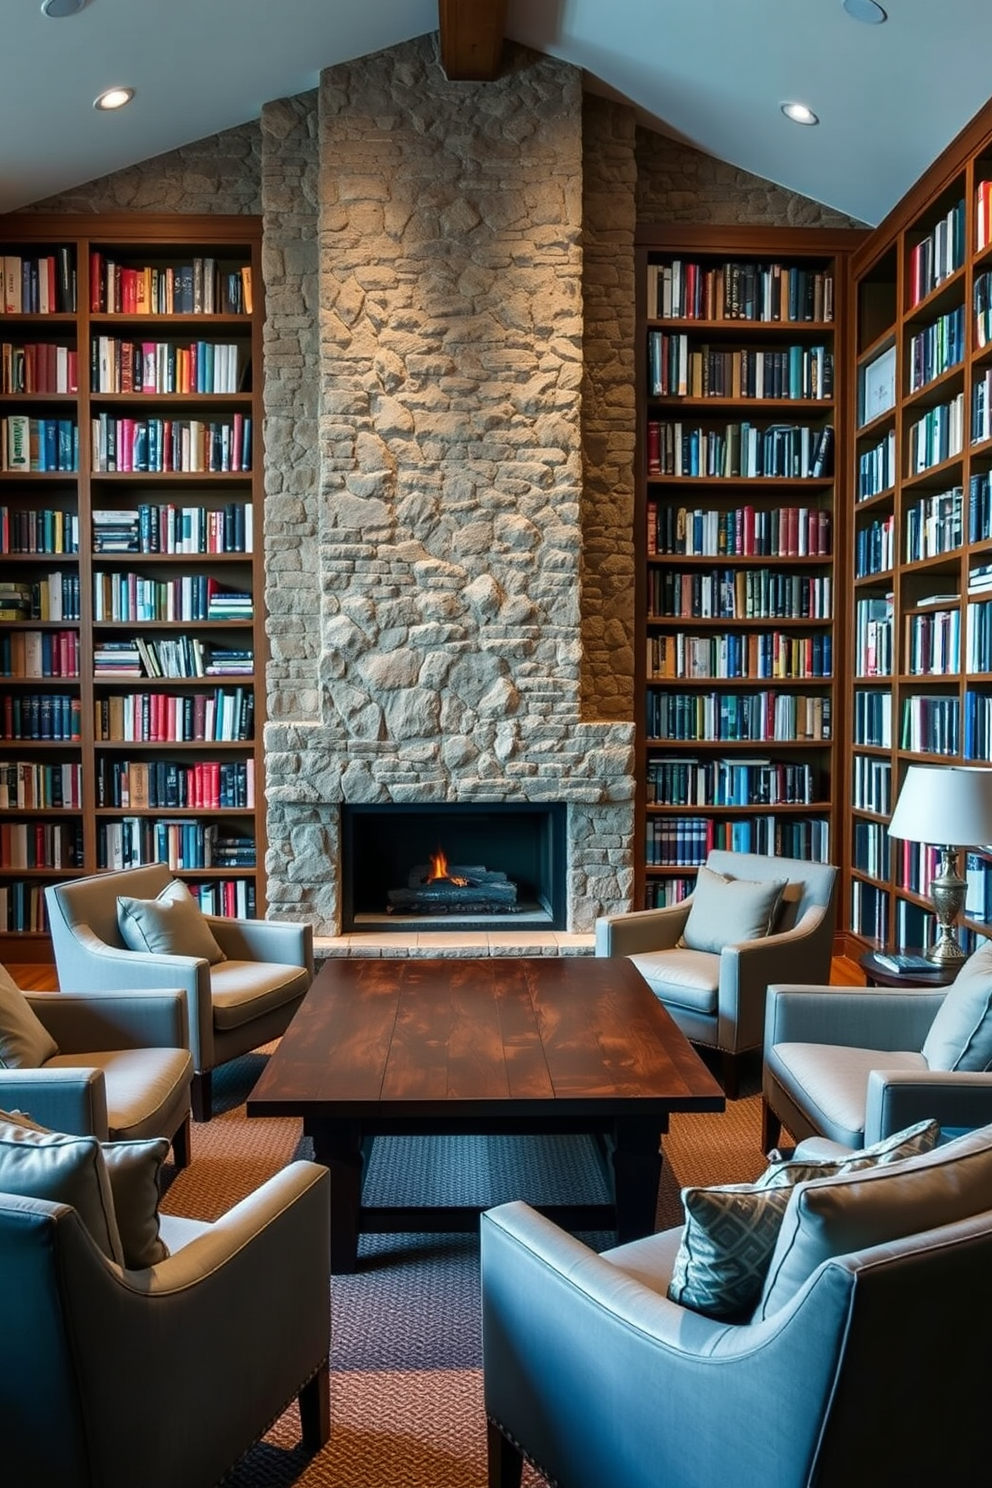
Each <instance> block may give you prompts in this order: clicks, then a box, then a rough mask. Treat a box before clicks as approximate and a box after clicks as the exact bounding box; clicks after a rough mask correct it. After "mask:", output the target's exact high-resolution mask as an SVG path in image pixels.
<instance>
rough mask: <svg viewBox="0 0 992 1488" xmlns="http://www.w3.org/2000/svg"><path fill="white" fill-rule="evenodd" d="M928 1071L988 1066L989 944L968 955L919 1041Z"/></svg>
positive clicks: (991, 1040) (991, 1047) (991, 1041)
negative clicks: (921, 1039)
mask: <svg viewBox="0 0 992 1488" xmlns="http://www.w3.org/2000/svg"><path fill="white" fill-rule="evenodd" d="M922 1053H923V1057H924V1059H925V1060H926V1062H927V1065H928V1067H929V1068H930V1069H932V1070H987V1069H989V1068H990V1067H992V942H990V943H989V944H987V945H984V946H982V947H981V949H980V950H977V951H975V953H974V955H972V956H969V957H968V960H967V961H966V962H965V963H964V965H963V966H962V968H961V970H960V971H959V972H958V974H957V976H956V977H955V979H954V981H953V982H952V983H951V985H950V986H949V987H948V989H947V995H946V997H945V998H944V1001H943V1002H942V1003H941V1005H940V1010H939V1011H938V1013H937V1016H936V1017H935V1018H934V1020H933V1022H932V1023H931V1025H930V1031H929V1033H928V1034H927V1036H926V1038H925V1039H924V1041H923V1049H922Z"/></svg>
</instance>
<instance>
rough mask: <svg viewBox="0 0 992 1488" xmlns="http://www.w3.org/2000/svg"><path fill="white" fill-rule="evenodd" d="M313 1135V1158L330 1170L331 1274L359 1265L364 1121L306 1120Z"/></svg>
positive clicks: (306, 1125) (305, 1127)
mask: <svg viewBox="0 0 992 1488" xmlns="http://www.w3.org/2000/svg"><path fill="white" fill-rule="evenodd" d="M303 1130H304V1131H305V1132H306V1134H307V1136H309V1137H312V1138H313V1155H314V1159H315V1160H316V1161H317V1162H319V1163H323V1164H324V1166H325V1167H326V1168H329V1169H330V1173H331V1274H332V1275H338V1276H342V1275H346V1274H349V1273H350V1272H352V1271H355V1270H357V1268H358V1232H359V1220H360V1217H361V1208H362V1180H363V1177H364V1171H363V1169H364V1160H363V1156H362V1124H361V1122H360V1121H321V1120H319V1119H312V1120H309V1121H305V1122H304V1125H303Z"/></svg>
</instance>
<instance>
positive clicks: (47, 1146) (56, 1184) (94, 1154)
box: [0, 1113, 124, 1265]
mask: <svg viewBox="0 0 992 1488" xmlns="http://www.w3.org/2000/svg"><path fill="white" fill-rule="evenodd" d="M0 1191H2V1192H3V1193H10V1194H19V1195H21V1196H22V1197H23V1198H28V1199H48V1200H49V1201H51V1202H52V1203H57V1204H68V1205H70V1206H71V1208H73V1209H75V1211H76V1213H77V1214H78V1215H79V1218H80V1219H81V1221H82V1222H83V1224H84V1225H85V1226H86V1228H87V1229H88V1230H89V1232H90V1234H91V1235H92V1236H93V1239H94V1241H95V1242H96V1244H97V1245H98V1246H99V1247H100V1249H101V1250H102V1251H103V1253H104V1255H105V1256H107V1257H108V1259H109V1260H111V1261H116V1262H117V1264H118V1265H123V1262H124V1253H123V1250H122V1248H121V1239H120V1232H119V1231H118V1228H117V1220H116V1217H115V1215H114V1198H113V1194H112V1192H111V1188H110V1179H109V1177H108V1175H107V1165H106V1163H105V1162H104V1160H103V1153H102V1152H101V1150H100V1143H99V1142H98V1141H97V1139H96V1137H73V1136H66V1135H63V1134H62V1133H61V1132H49V1131H45V1130H44V1129H43V1128H42V1127H38V1126H35V1124H34V1123H33V1122H31V1121H22V1120H21V1119H20V1117H18V1116H14V1115H8V1114H7V1113H0Z"/></svg>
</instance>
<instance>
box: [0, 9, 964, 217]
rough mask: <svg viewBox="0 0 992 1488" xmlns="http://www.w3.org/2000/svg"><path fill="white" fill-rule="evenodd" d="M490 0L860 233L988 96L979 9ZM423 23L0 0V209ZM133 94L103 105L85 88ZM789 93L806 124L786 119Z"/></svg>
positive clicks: (218, 125) (197, 133)
mask: <svg viewBox="0 0 992 1488" xmlns="http://www.w3.org/2000/svg"><path fill="white" fill-rule="evenodd" d="M883 3H884V5H885V7H886V9H887V11H888V13H889V18H888V21H887V22H886V23H885V24H884V25H878V26H868V25H863V24H860V23H858V22H856V21H854V20H852V19H851V18H850V17H849V16H848V15H847V14H846V13H845V11H844V9H843V8H842V4H841V0H509V6H508V19H507V34H508V35H509V36H510V37H511V38H512V39H514V40H516V41H520V42H524V43H526V44H527V45H528V46H531V47H534V48H535V49H536V50H538V51H543V52H546V53H549V54H550V55H552V56H555V57H560V58H563V59H564V60H565V61H568V62H571V63H574V64H575V65H576V66H578V67H581V68H584V69H585V70H586V71H587V72H588V74H589V75H590V76H589V79H588V82H589V86H590V87H593V88H600V87H603V88H605V90H606V91H609V92H615V93H617V94H619V95H621V96H622V97H624V98H627V99H629V100H630V101H631V102H632V103H634V104H635V105H636V106H637V108H638V110H639V112H640V115H641V117H642V119H643V121H644V122H645V123H649V124H654V125H655V126H657V127H659V128H662V129H663V130H665V131H666V132H667V133H670V134H674V135H675V136H677V137H679V138H682V139H685V140H686V141H688V142H689V143H691V144H693V145H695V146H697V147H698V148H700V149H702V150H705V151H706V152H707V153H709V154H711V155H715V156H717V157H718V158H720V159H723V160H727V161H729V162H731V163H732V164H734V165H738V166H740V167H742V168H743V169H745V170H748V171H751V172H753V173H754V174H755V175H758V176H764V177H766V178H768V179H769V180H771V181H775V182H777V183H779V184H780V185H782V186H786V187H788V188H790V189H792V190H794V191H799V192H802V193H804V194H805V195H807V196H810V197H813V198H815V199H816V200H818V201H821V202H823V203H825V204H826V205H828V206H831V207H834V208H836V209H838V210H839V211H842V212H846V213H848V214H850V215H851V216H852V217H856V218H859V219H860V220H862V221H865V222H868V223H871V224H875V223H877V222H878V221H880V219H881V218H882V217H883V216H884V215H885V213H886V212H887V211H888V210H889V208H890V207H892V206H893V205H894V204H895V203H896V202H897V201H898V200H899V198H900V197H901V196H902V195H903V194H904V192H905V191H906V190H907V189H908V188H909V187H910V186H911V185H912V183H913V182H914V181H915V180H916V179H917V177H918V176H919V175H920V174H921V173H922V172H923V171H924V170H925V168H926V167H927V166H928V165H929V164H930V162H931V161H932V160H933V159H934V158H935V157H936V156H937V155H938V154H939V153H940V151H941V150H942V149H943V147H944V146H945V145H946V144H948V143H949V141H950V140H952V139H953V138H954V136H955V135H956V134H957V132H958V131H959V129H961V128H962V127H963V125H965V124H966V123H967V122H968V120H969V119H970V118H971V117H972V115H973V114H975V113H976V111H977V110H978V109H979V107H980V106H981V105H982V104H983V103H984V102H985V100H986V99H987V98H988V97H989V95H990V94H992V3H990V0H883ZM437 26H438V10H437V0H86V4H85V6H84V8H83V9H82V10H81V11H79V12H78V13H77V14H75V15H73V16H69V17H67V18H65V19H62V20H51V19H49V18H48V17H46V16H45V15H43V14H42V11H41V0H0V211H10V210H13V209H15V208H17V207H20V206H25V205H27V204H29V203H31V202H36V201H40V200H42V199H43V198H44V197H46V196H50V195H52V194H53V193H55V192H58V191H62V190H65V189H67V188H69V187H72V186H77V185H80V184H82V183H84V182H86V181H90V180H94V179H96V178H97V177H99V176H102V175H105V174H107V173H108V172H110V171H113V170H117V169H119V168H120V167H122V166H126V165H131V164H134V163H135V162H138V161H141V160H147V159H149V158H150V157H151V156H154V155H158V154H160V153H162V152H163V151H165V150H170V149H174V148H175V147H177V146H178V145H182V144H187V143H189V142H190V141H192V140H197V139H202V138H203V137H205V136H207V135H210V134H214V133H216V132H217V131H219V130H222V129H227V128H230V127H231V126H233V125H235V124H242V123H245V122H246V121H247V120H249V119H255V118H257V117H258V115H259V113H260V111H261V108H262V105H263V104H265V103H267V102H269V101H270V100H272V99H276V98H283V97H288V96H291V95H293V94H296V93H302V92H304V91H306V90H307V89H308V88H312V87H314V86H315V85H316V83H317V80H318V77H319V74H320V71H321V69H322V68H324V67H328V66H331V65H333V64H334V63H336V62H342V61H346V60H348V59H349V58H352V57H356V56H360V55H362V54H363V53H367V52H374V51H379V50H380V49H382V48H384V47H390V46H394V45H396V44H397V43H398V42H402V41H406V40H409V39H410V38H411V37H414V36H418V35H421V34H422V33H424V32H427V31H434V30H436V29H437ZM112 84H127V85H130V86H131V87H133V88H134V89H135V90H136V95H135V98H134V101H133V102H132V103H131V104H130V106H129V107H128V108H126V109H124V110H123V111H122V112H121V113H119V114H101V113H97V112H96V111H95V110H94V109H93V107H92V104H93V99H94V98H95V97H96V96H97V94H98V93H100V92H102V91H103V90H104V89H105V88H107V87H109V86H110V85H112ZM788 100H799V101H801V102H803V103H806V104H808V105H809V107H810V108H812V109H814V110H815V111H816V113H817V114H819V116H820V120H821V123H820V124H819V126H818V127H816V128H803V127H801V126H799V125H796V124H791V123H789V122H788V121H787V120H786V119H785V118H784V116H783V115H782V113H781V111H780V105H781V104H782V103H783V102H786V101H788Z"/></svg>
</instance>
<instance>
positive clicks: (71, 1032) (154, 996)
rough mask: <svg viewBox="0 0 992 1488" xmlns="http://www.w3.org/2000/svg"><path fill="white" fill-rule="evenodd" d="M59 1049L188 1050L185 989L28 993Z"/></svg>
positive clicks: (65, 1051) (73, 1051)
mask: <svg viewBox="0 0 992 1488" xmlns="http://www.w3.org/2000/svg"><path fill="white" fill-rule="evenodd" d="M24 995H25V996H26V997H27V1000H28V1002H29V1003H30V1005H31V1007H32V1008H33V1009H34V1011H35V1013H37V1015H38V1017H39V1019H40V1020H41V1022H42V1023H44V1025H45V1027H46V1028H47V1029H48V1031H49V1033H50V1034H51V1035H52V1038H53V1039H54V1040H55V1042H56V1043H57V1044H58V1046H59V1053H60V1054H85V1053H87V1052H88V1051H89V1050H91V1049H188V1048H189V1017H188V1014H187V1007H186V993H185V991H183V990H181V989H180V988H173V989H172V990H170V991H163V992H135V991H128V992H100V993H98V994H90V993H86V992H26V993H25V994H24Z"/></svg>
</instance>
